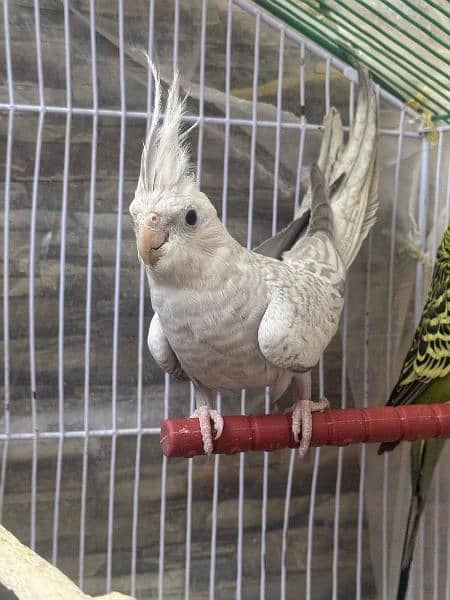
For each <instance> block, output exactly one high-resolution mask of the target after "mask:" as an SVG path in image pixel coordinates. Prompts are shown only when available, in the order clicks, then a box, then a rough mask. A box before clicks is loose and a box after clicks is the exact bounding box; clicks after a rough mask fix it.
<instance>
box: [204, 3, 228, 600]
mask: <svg viewBox="0 0 450 600" xmlns="http://www.w3.org/2000/svg"><path fill="white" fill-rule="evenodd" d="M232 8H233V4H232V0H228V5H227V30H226V48H225V146H224V157H223V186H222V222H223V224H224V225H225V226H226V223H227V215H228V166H229V157H230V116H231V115H230V107H231V36H232V28H233V11H232ZM221 403H222V400H221V397H220V394H218V395H217V410H218V411H219V412H220V410H221ZM219 466H220V456H219V455H218V454H216V455H215V456H214V475H213V503H212V521H211V562H210V569H209V599H210V600H213V599H214V597H215V585H216V552H217V506H218V498H219Z"/></svg>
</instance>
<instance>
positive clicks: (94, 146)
mask: <svg viewBox="0 0 450 600" xmlns="http://www.w3.org/2000/svg"><path fill="white" fill-rule="evenodd" d="M89 34H90V47H91V77H92V106H93V110H94V115H93V118H92V146H91V176H90V185H89V225H88V255H87V265H86V306H85V319H86V331H85V343H84V389H83V430H84V438H83V464H82V473H81V510H80V548H79V559H78V561H79V562H78V584H79V586H80V587H81V588H82V587H83V583H84V557H85V541H86V502H87V478H88V449H89V395H90V361H91V312H92V271H93V261H94V219H95V192H96V175H97V138H98V83H97V47H96V40H95V36H96V28H95V0H90V1H89Z"/></svg>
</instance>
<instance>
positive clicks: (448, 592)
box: [445, 481, 450, 600]
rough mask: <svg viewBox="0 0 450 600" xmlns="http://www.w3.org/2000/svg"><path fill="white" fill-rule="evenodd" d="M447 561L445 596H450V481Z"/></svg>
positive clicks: (449, 487)
mask: <svg viewBox="0 0 450 600" xmlns="http://www.w3.org/2000/svg"><path fill="white" fill-rule="evenodd" d="M446 552H447V561H446V574H445V598H446V600H447V599H448V598H450V481H449V482H448V485H447V548H446Z"/></svg>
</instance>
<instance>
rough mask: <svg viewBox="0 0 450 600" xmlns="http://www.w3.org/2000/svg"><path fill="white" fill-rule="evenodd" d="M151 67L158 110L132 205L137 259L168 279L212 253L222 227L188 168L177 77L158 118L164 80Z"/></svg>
mask: <svg viewBox="0 0 450 600" xmlns="http://www.w3.org/2000/svg"><path fill="white" fill-rule="evenodd" d="M151 68H152V71H153V77H154V81H155V102H154V111H153V117H152V121H151V125H150V129H149V132H148V135H147V139H146V142H145V144H144V149H143V151H142V157H141V172H140V175H139V181H138V185H137V188H136V192H135V195H134V199H133V201H132V203H131V205H130V209H129V210H130V215H131V218H132V219H133V223H134V227H135V231H136V242H137V249H138V255H139V259H140V260H141V261H142V262H143V263H144V264H145V265H146V267H147V270H150V272H151V273H152V274H153V275H154V276H157V277H164V278H168V277H170V276H171V274H176V272H178V273H180V272H181V273H183V272H185V273H186V270H188V271H189V270H191V269H193V268H195V262H196V260H195V259H196V258H197V259H198V256H199V255H200V256H201V255H204V254H205V253H208V254H211V253H214V251H215V249H216V248H217V245H218V244H220V238H221V232H223V231H224V228H223V226H222V224H221V223H220V221H219V219H218V217H217V212H216V210H215V208H214V206H213V205H212V204H211V202H210V201H209V199H208V198H207V197H206V196H205V194H203V193H202V192H201V191H200V190H199V188H198V186H197V185H196V183H195V181H194V177H193V175H192V172H191V170H190V164H189V155H188V149H187V147H186V133H187V132H184V133H183V132H181V121H182V117H183V111H184V107H183V101H181V100H180V98H179V84H178V76H176V77H175V78H174V81H173V83H172V85H171V87H170V89H169V92H168V98H167V103H166V110H165V115H164V118H163V119H162V122H161V123H160V112H161V84H160V79H159V76H158V73H157V72H156V69H155V67H154V66H153V65H151Z"/></svg>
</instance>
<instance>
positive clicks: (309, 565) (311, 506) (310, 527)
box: [306, 57, 330, 600]
mask: <svg viewBox="0 0 450 600" xmlns="http://www.w3.org/2000/svg"><path fill="white" fill-rule="evenodd" d="M325 110H326V112H328V111H329V110H330V59H329V57H328V58H327V61H326V68H325ZM324 393H325V376H324V358H323V355H322V356H321V357H320V361H319V394H320V397H322V396H323V395H324ZM319 467H320V448H316V449H315V451H314V467H313V475H312V481H311V495H310V503H309V515H308V546H307V551H306V600H309V599H310V598H311V583H312V550H313V531H314V508H315V502H316V492H317V480H318V477H319Z"/></svg>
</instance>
